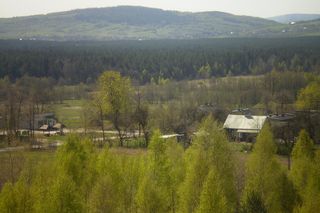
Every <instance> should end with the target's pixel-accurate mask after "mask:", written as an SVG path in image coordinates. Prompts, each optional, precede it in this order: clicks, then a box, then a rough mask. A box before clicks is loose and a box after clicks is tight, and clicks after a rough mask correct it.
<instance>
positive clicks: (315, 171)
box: [297, 151, 320, 213]
mask: <svg viewBox="0 0 320 213" xmlns="http://www.w3.org/2000/svg"><path fill="white" fill-rule="evenodd" d="M309 173H310V175H309V177H308V180H307V184H306V187H305V189H304V193H303V195H304V196H303V197H302V205H301V206H300V207H298V208H297V209H298V212H301V213H308V212H318V211H319V209H320V196H319V195H320V151H317V152H316V155H315V159H314V161H313V163H312V166H311V168H310V171H309Z"/></svg>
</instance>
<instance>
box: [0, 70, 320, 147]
mask: <svg viewBox="0 0 320 213" xmlns="http://www.w3.org/2000/svg"><path fill="white" fill-rule="evenodd" d="M67 99H82V100H84V101H83V105H82V108H81V115H80V118H79V125H80V126H79V127H78V128H83V129H84V132H85V133H87V132H90V129H97V128H100V129H101V131H102V132H103V135H102V138H103V140H104V141H106V139H107V137H105V134H104V132H105V130H116V131H117V132H118V137H119V138H120V139H121V143H123V142H124V141H125V139H126V136H127V134H132V133H133V132H135V131H136V130H139V136H141V135H144V136H145V140H144V141H145V142H144V144H147V143H148V133H149V132H150V130H151V129H153V128H158V129H160V130H161V131H162V132H163V133H164V134H171V133H178V134H185V135H186V137H189V136H190V135H191V134H192V133H193V132H195V128H196V127H197V125H198V124H199V122H200V121H201V120H202V118H203V117H205V116H207V115H208V114H212V115H214V117H215V118H216V119H217V120H218V121H220V122H224V120H225V118H226V117H227V115H228V114H229V113H230V112H231V111H233V110H237V109H243V108H250V109H251V111H252V113H253V114H258V115H259V114H260V115H268V114H279V115H281V114H283V113H293V112H295V111H296V110H299V111H302V112H305V113H300V114H297V119H295V123H294V124H292V126H291V128H290V129H292V131H293V132H295V133H294V134H293V137H294V136H297V132H298V131H299V129H301V128H304V129H307V130H308V132H309V133H310V135H311V137H312V138H313V139H314V140H315V141H318V140H319V139H320V131H319V130H320V122H319V119H318V118H319V115H318V113H316V112H317V111H318V110H320V80H319V76H317V75H314V74H310V73H304V72H289V71H285V72H276V71H272V72H270V73H267V74H265V75H263V76H253V77H251V76H248V77H224V78H214V79H207V80H194V81H179V82H177V81H162V82H161V83H160V84H155V83H150V84H146V85H143V86H137V85H134V81H131V80H130V78H128V77H125V76H121V75H120V73H119V72H115V71H106V72H103V74H102V75H101V76H100V77H99V79H98V81H97V83H96V84H95V85H88V84H82V83H80V84H78V85H73V86H66V85H60V84H58V83H57V82H56V81H55V80H54V79H52V78H36V77H30V76H24V77H22V78H20V79H17V80H16V81H15V82H11V81H10V80H9V79H8V78H3V79H0V116H1V118H0V129H1V130H2V131H6V132H7V133H9V134H7V139H8V140H7V141H8V142H9V144H10V141H14V139H15V137H17V136H18V130H19V129H21V128H23V129H29V130H33V129H34V123H33V118H34V116H35V115H36V114H39V113H44V112H53V111H54V106H55V104H57V103H63V101H64V100H67ZM311 111H314V112H315V113H314V114H312V115H311V114H310V113H309V112H311ZM21 120H24V121H28V125H21V123H22V122H21ZM106 123H107V125H105V124H106Z"/></svg>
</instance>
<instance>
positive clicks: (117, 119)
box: [99, 71, 131, 146]
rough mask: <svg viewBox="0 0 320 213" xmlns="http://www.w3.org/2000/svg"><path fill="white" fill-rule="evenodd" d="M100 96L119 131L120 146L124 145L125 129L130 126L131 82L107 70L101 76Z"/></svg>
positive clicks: (106, 111)
mask: <svg viewBox="0 0 320 213" xmlns="http://www.w3.org/2000/svg"><path fill="white" fill-rule="evenodd" d="M99 89H100V91H99V92H100V96H99V97H100V98H102V100H103V110H104V111H105V113H106V114H108V115H109V116H110V119H111V122H112V124H113V126H114V128H115V129H116V130H117V132H118V136H119V139H120V146H122V145H123V141H124V138H125V131H126V130H127V129H128V127H129V126H130V122H131V120H130V119H131V116H130V110H131V108H130V107H131V100H130V92H131V82H130V80H129V78H126V77H121V75H120V73H118V72H115V71H106V72H104V73H102V75H101V76H100V77H99Z"/></svg>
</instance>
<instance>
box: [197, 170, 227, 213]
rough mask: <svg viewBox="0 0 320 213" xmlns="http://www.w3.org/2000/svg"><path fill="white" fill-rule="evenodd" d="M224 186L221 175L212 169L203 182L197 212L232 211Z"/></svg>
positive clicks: (222, 212)
mask: <svg viewBox="0 0 320 213" xmlns="http://www.w3.org/2000/svg"><path fill="white" fill-rule="evenodd" d="M222 186H223V182H222V181H221V177H220V176H219V175H218V172H216V171H214V170H210V171H209V174H208V175H207V177H206V180H205V182H204V184H203V189H202V192H201V196H200V203H199V207H198V210H197V212H199V213H210V212H221V213H224V212H225V213H227V212H230V211H231V208H230V206H228V199H227V197H226V194H225V189H223V188H222Z"/></svg>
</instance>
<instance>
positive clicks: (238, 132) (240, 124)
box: [223, 114, 267, 142]
mask: <svg viewBox="0 0 320 213" xmlns="http://www.w3.org/2000/svg"><path fill="white" fill-rule="evenodd" d="M266 120H267V116H257V115H233V114H229V115H228V117H227V119H226V121H225V122H224V125H223V128H224V129H226V130H227V132H228V135H229V136H230V137H231V139H234V140H240V141H248V142H250V141H253V140H254V139H255V137H256V135H257V134H258V133H259V132H260V130H261V129H262V127H263V125H264V123H265V122H266Z"/></svg>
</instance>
